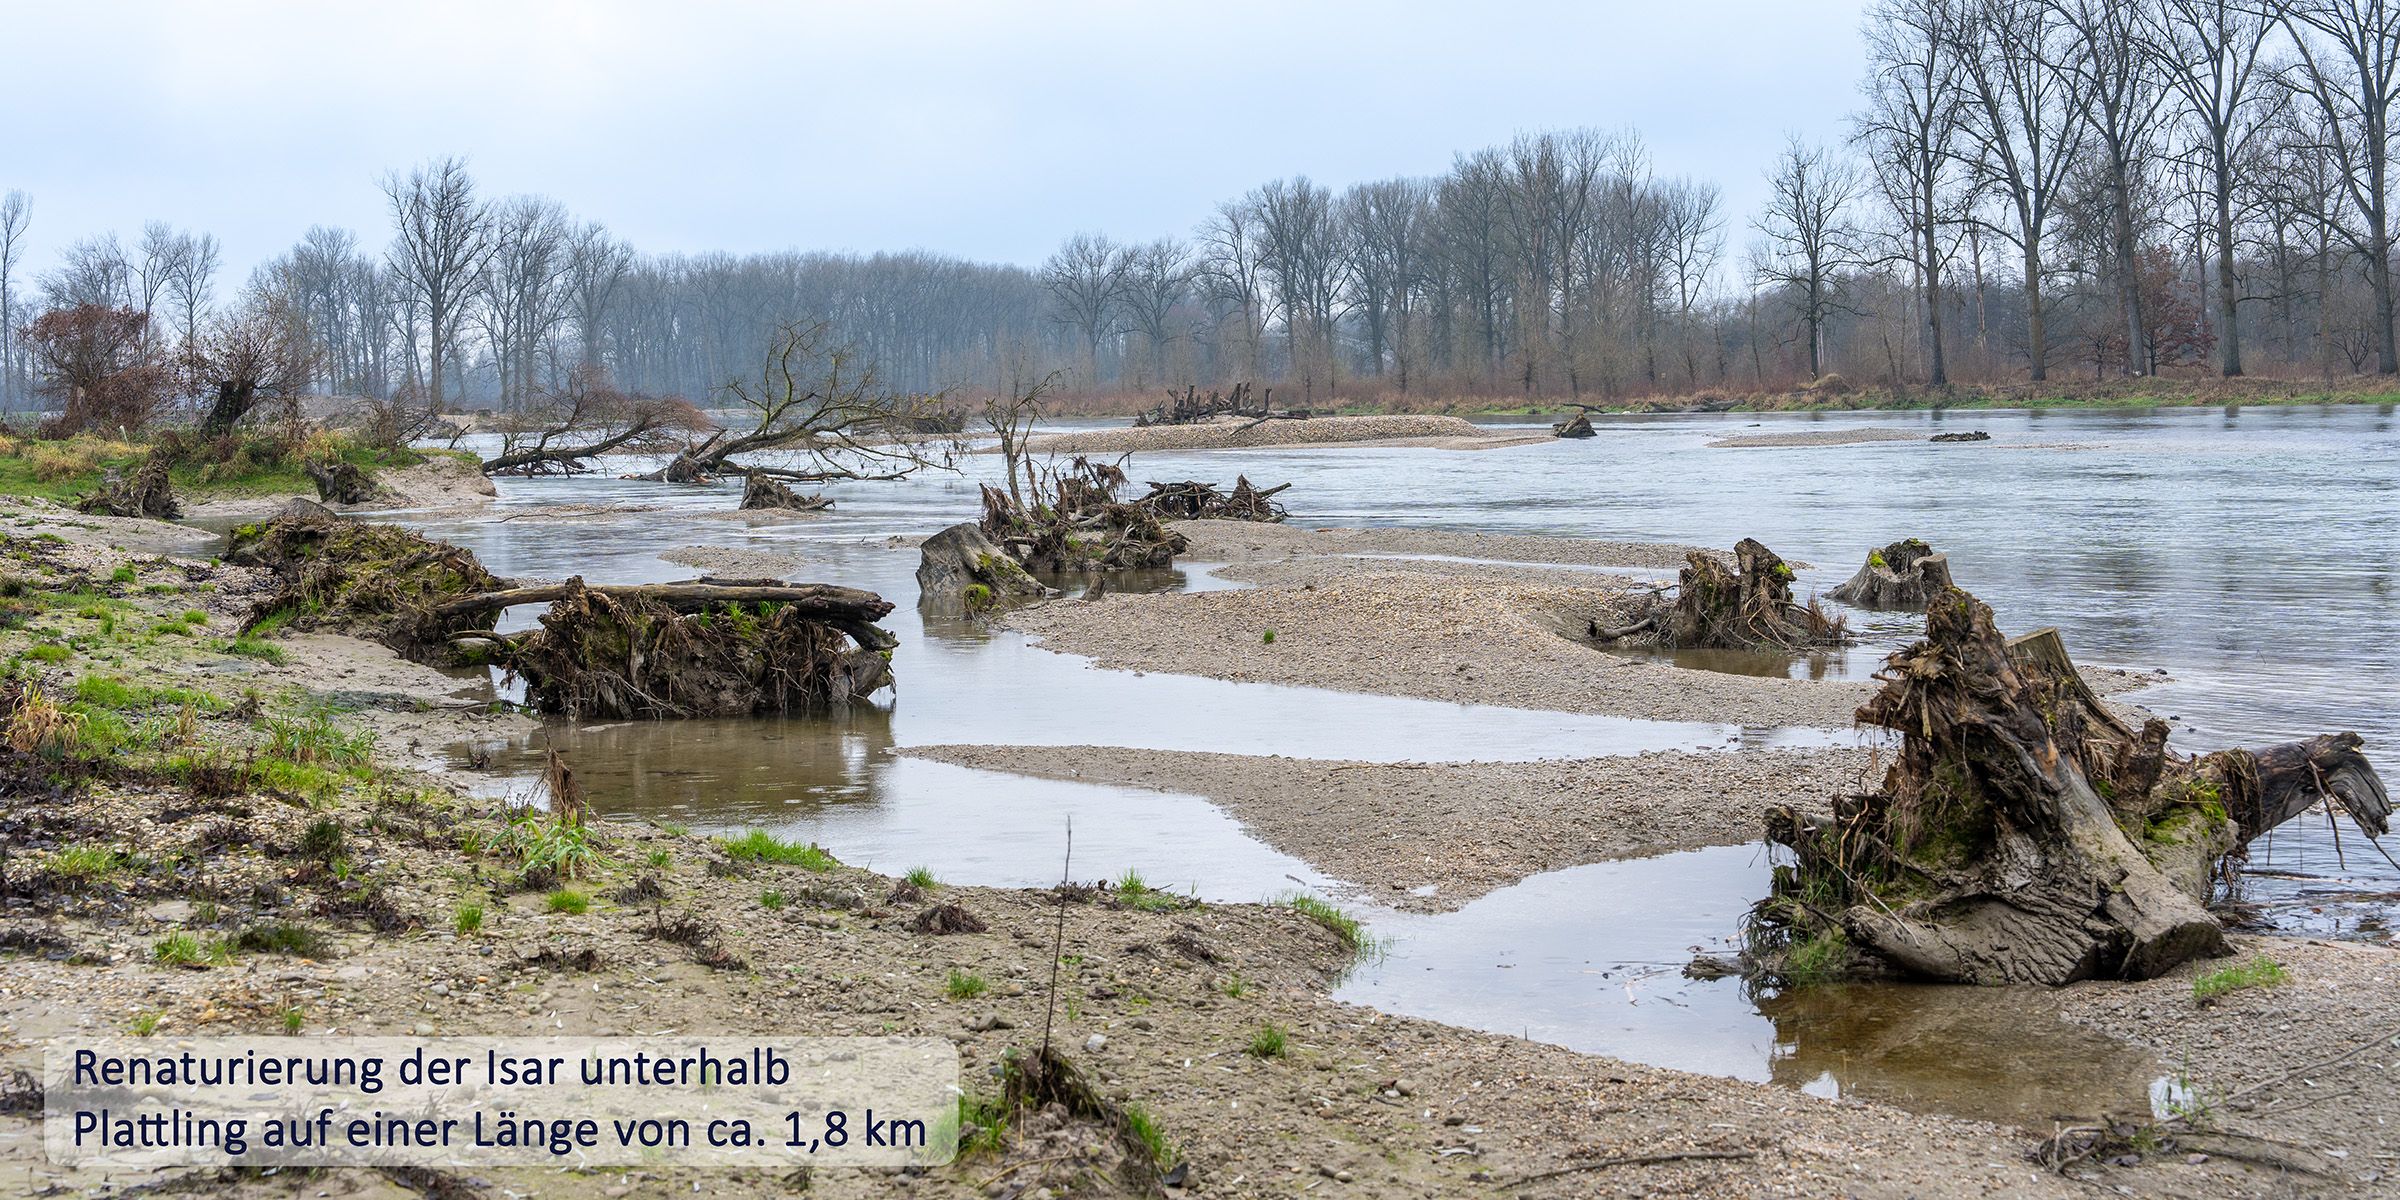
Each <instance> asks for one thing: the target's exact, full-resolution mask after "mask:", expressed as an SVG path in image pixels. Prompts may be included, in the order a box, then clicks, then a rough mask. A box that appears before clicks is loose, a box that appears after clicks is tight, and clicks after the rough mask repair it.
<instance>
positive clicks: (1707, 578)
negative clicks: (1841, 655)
mask: <svg viewBox="0 0 2400 1200" xmlns="http://www.w3.org/2000/svg"><path fill="white" fill-rule="evenodd" d="M1733 556H1734V565H1733V566H1732V567H1727V566H1726V565H1725V563H1724V560H1722V559H1720V558H1718V557H1717V556H1716V555H1713V554H1708V553H1704V552H1701V551H1693V552H1692V553H1691V554H1689V555H1686V556H1685V557H1684V566H1683V570H1682V572H1681V573H1680V574H1678V575H1677V577H1676V595H1675V599H1674V601H1673V602H1672V603H1670V602H1668V601H1666V600H1665V599H1663V598H1661V597H1659V596H1657V595H1652V596H1650V597H1649V598H1648V599H1647V600H1645V601H1644V602H1643V605H1642V607H1640V608H1638V609H1637V610H1636V611H1635V612H1634V614H1633V619H1632V620H1630V621H1629V622H1627V623H1625V624H1622V625H1617V626H1613V627H1604V626H1602V625H1600V624H1599V623H1598V622H1593V623H1592V626H1591V629H1590V632H1591V635H1592V636H1593V637H1594V638H1595V639H1597V640H1599V641H1604V642H1622V641H1632V642H1637V643H1638V642H1640V641H1647V642H1651V643H1654V644H1658V645H1665V646H1670V647H1674V648H1676V649H1774V650H1803V649H1807V648H1810V647H1815V646H1846V645H1848V644H1850V640H1851V639H1850V628H1849V624H1848V622H1846V621H1844V620H1843V619H1842V618H1841V617H1838V616H1834V615H1832V614H1829V613H1827V612H1825V611H1824V610H1822V609H1820V608H1819V607H1817V602H1816V600H1815V599H1813V598H1812V599H1810V600H1809V602H1808V603H1806V604H1800V603H1797V602H1795V601H1794V600H1793V599H1792V568H1791V565H1790V564H1788V563H1786V562H1784V561H1783V559H1782V558H1781V557H1780V556H1778V555H1777V554H1776V553H1775V552H1774V551H1772V550H1769V549H1767V548H1766V547H1765V546H1764V545H1761V544H1760V543H1759V542H1758V540H1757V539H1755V538H1743V539H1742V540H1741V541H1740V542H1737V543H1735V545H1734V547H1733Z"/></svg>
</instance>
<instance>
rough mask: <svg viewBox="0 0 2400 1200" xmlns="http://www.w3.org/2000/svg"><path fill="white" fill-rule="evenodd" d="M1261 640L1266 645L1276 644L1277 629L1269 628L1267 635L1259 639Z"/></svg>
mask: <svg viewBox="0 0 2400 1200" xmlns="http://www.w3.org/2000/svg"><path fill="white" fill-rule="evenodd" d="M1259 641H1260V643H1262V644H1264V645H1268V646H1272V645H1274V644H1275V631H1274V630H1272V629H1270V630H1268V631H1267V632H1266V635H1265V636H1264V637H1261V638H1260V639H1259Z"/></svg>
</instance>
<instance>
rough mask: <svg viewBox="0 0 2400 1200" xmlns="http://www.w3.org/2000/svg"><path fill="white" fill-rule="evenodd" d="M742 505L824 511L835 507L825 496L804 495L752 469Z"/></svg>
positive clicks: (798, 510)
mask: <svg viewBox="0 0 2400 1200" xmlns="http://www.w3.org/2000/svg"><path fill="white" fill-rule="evenodd" d="M741 507H743V508H745V509H754V508H764V509H788V510H790V511H792V512H823V511H824V510H826V509H829V508H832V507H833V501H831V500H828V499H826V498H825V497H823V496H803V495H801V494H800V493H798V492H795V491H793V490H792V489H790V488H788V487H785V486H783V485H782V484H780V483H777V482H775V480H774V479H772V478H770V477H769V476H768V475H767V474H766V473H765V472H763V471H752V472H750V474H749V476H748V478H747V479H746V480H745V481H744V482H743V485H742V503H741Z"/></svg>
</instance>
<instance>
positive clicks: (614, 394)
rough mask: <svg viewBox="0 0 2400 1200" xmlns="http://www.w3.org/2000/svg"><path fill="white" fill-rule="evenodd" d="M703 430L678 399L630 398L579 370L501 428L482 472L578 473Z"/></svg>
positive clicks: (703, 422) (705, 424)
mask: <svg viewBox="0 0 2400 1200" xmlns="http://www.w3.org/2000/svg"><path fill="white" fill-rule="evenodd" d="M707 428H708V419H707V418H706V417H703V416H702V415H700V410H698V409H696V408H693V407H692V406H691V404H690V403H689V402H688V401H686V400H684V399H683V398H681V397H679V396H664V397H661V396H637V395H632V394H629V393H626V392H622V391H619V390H617V389H616V388H615V387H612V386H610V385H609V383H608V382H607V380H606V379H605V378H603V377H601V376H600V375H598V374H597V373H595V372H592V371H588V370H580V369H579V370H577V371H576V372H575V373H574V374H573V375H571V376H569V377H568V382H567V386H566V387H565V388H564V389H562V390H560V391H557V392H553V393H548V394H546V395H544V396H542V397H541V398H540V400H539V402H538V403H537V404H536V405H535V406H534V408H533V409H532V410H531V411H529V412H526V413H523V414H520V415H516V416H512V417H510V418H509V419H507V420H506V421H504V422H503V423H501V425H500V426H499V432H500V453H499V454H497V455H494V456H493V457H491V458H489V459H486V460H484V463H483V473H484V474H486V475H574V474H580V473H582V472H585V471H588V470H590V469H591V466H590V460H592V459H594V458H598V457H599V456H601V455H603V454H612V453H616V452H619V451H625V452H640V451H645V450H659V449H664V448H666V447H668V446H673V445H676V444H678V443H679V442H681V441H683V440H685V438H686V437H687V436H688V435H691V434H695V433H697V432H699V431H701V430H705V429H707Z"/></svg>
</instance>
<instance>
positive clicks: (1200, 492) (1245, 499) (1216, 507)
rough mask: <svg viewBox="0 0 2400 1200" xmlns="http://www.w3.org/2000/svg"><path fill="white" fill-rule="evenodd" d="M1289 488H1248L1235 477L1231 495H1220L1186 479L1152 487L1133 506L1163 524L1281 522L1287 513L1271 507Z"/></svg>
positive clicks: (1244, 480) (1209, 485) (1243, 479)
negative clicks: (1276, 496)
mask: <svg viewBox="0 0 2400 1200" xmlns="http://www.w3.org/2000/svg"><path fill="white" fill-rule="evenodd" d="M1290 486H1292V485H1290V484H1288V483H1279V484H1276V485H1275V486H1274V487H1271V488H1265V489H1260V488H1255V487H1252V486H1250V477H1249V476H1247V475H1237V476H1235V477H1234V481H1233V491H1232V492H1230V493H1226V492H1220V491H1218V490H1217V485H1215V484H1213V483H1202V482H1200V481H1198V480H1195V479H1187V480H1184V481H1183V482H1181V483H1153V484H1151V485H1150V494H1149V495H1147V496H1144V497H1142V498H1141V499H1139V500H1136V501H1134V503H1135V504H1138V505H1140V506H1142V507H1143V508H1145V509H1148V510H1150V511H1151V512H1153V513H1155V514H1157V515H1158V517H1159V519H1161V520H1166V521H1268V522H1273V521H1281V520H1283V519H1284V518H1285V517H1287V516H1290V515H1291V514H1290V513H1287V512H1285V511H1284V508H1283V506H1282V505H1280V504H1277V503H1275V500H1274V497H1275V494H1276V493H1278V492H1281V491H1282V490H1284V489H1285V488H1288V487H1290Z"/></svg>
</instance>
